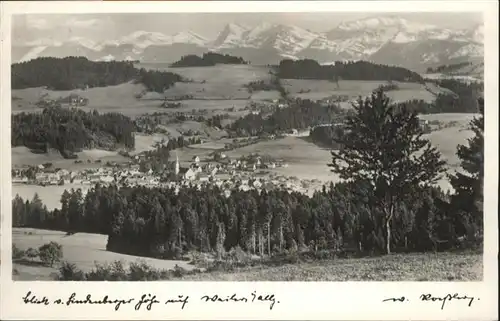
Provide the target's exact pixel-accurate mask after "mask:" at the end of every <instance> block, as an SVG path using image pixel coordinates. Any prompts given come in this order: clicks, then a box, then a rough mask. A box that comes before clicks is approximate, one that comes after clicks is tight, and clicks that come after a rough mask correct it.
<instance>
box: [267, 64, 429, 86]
mask: <svg viewBox="0 0 500 321" xmlns="http://www.w3.org/2000/svg"><path fill="white" fill-rule="evenodd" d="M277 75H278V77H280V78H283V79H326V80H332V81H338V80H340V79H342V80H387V81H413V82H422V81H423V78H422V76H420V75H419V74H418V73H416V72H413V71H410V70H408V69H405V68H402V67H395V66H387V65H379V64H374V63H371V62H367V61H355V62H352V61H349V62H341V61H337V62H336V63H335V65H320V64H319V63H318V62H317V61H315V60H311V59H303V60H295V61H294V60H290V59H285V60H282V61H281V62H280V64H279V66H278V67H277Z"/></svg>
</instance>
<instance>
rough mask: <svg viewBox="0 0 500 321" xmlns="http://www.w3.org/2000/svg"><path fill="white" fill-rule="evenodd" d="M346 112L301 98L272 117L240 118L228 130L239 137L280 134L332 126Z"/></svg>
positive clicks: (260, 115) (256, 115)
mask: <svg viewBox="0 0 500 321" xmlns="http://www.w3.org/2000/svg"><path fill="white" fill-rule="evenodd" d="M344 113H345V112H344V111H343V110H342V109H341V108H340V107H338V106H336V105H327V106H324V105H321V104H320V103H317V102H314V101H311V100H309V99H305V100H302V99H300V98H298V99H296V100H295V101H293V102H290V106H289V107H287V108H276V109H275V110H274V111H273V112H272V113H271V114H270V115H268V116H266V115H264V114H262V113H259V114H253V113H250V114H248V115H245V116H243V117H240V118H238V119H237V120H236V121H235V122H233V123H232V124H230V125H228V127H227V129H228V130H229V131H231V132H233V133H235V135H237V136H257V135H262V134H278V133H283V132H286V131H289V130H291V129H304V128H308V127H311V126H316V125H321V124H330V123H332V122H334V121H336V120H339V119H341V117H342V115H343V114H344Z"/></svg>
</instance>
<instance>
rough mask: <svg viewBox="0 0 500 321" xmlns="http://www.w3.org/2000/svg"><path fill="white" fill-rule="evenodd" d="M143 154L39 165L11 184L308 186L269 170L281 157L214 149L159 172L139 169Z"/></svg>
mask: <svg viewBox="0 0 500 321" xmlns="http://www.w3.org/2000/svg"><path fill="white" fill-rule="evenodd" d="M144 158H145V156H144V155H143V154H141V155H138V156H136V157H134V158H133V161H130V162H128V163H122V164H117V163H109V162H108V163H107V164H105V166H102V167H98V168H85V169H82V170H68V169H60V168H54V167H53V166H52V165H51V164H40V165H38V166H29V167H24V168H18V169H13V170H12V183H13V184H26V185H38V186H42V187H46V186H47V187H48V186H54V185H58V186H64V185H69V187H70V188H79V186H81V187H82V188H83V187H87V188H85V189H88V188H89V187H91V186H94V185H96V184H99V185H101V186H107V185H113V184H114V185H117V186H119V187H124V186H129V187H133V186H144V187H165V188H176V189H178V188H180V187H187V186H196V187H197V188H199V189H201V188H202V187H205V186H209V185H215V186H217V187H219V188H222V189H223V190H224V193H225V194H226V195H227V196H229V195H230V193H231V190H234V189H235V188H237V189H238V190H241V191H248V190H251V189H256V190H259V191H260V190H262V189H264V188H265V189H267V190H269V189H275V188H280V189H285V190H288V191H290V192H291V191H297V192H305V190H307V188H308V187H309V184H308V182H306V181H304V180H298V179H297V180H293V179H290V178H286V177H284V176H279V175H277V173H272V172H270V171H271V170H272V169H276V168H287V167H288V164H287V163H285V162H283V161H282V160H274V159H271V158H270V157H269V156H266V157H263V156H260V155H258V154H250V155H247V156H242V157H240V158H239V159H230V158H229V157H228V156H227V155H226V154H224V153H223V152H219V151H217V152H214V153H212V154H210V156H209V157H208V158H207V159H203V160H202V159H200V157H199V156H194V157H193V158H192V160H191V161H190V162H188V163H187V164H185V166H181V162H180V161H179V158H178V157H177V156H176V159H175V161H172V162H169V164H168V165H167V166H165V168H164V169H163V170H162V171H153V170H152V169H149V170H146V171H141V166H140V164H139V162H140V161H141V160H142V161H144Z"/></svg>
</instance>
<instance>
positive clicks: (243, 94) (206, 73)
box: [138, 64, 271, 99]
mask: <svg viewBox="0 0 500 321" xmlns="http://www.w3.org/2000/svg"><path fill="white" fill-rule="evenodd" d="M138 67H144V68H146V69H156V70H161V71H169V72H173V73H176V74H179V75H181V76H183V77H184V78H186V79H188V80H191V81H193V82H187V83H176V84H175V86H173V87H172V88H169V89H168V90H167V91H166V92H165V95H166V97H167V98H175V97H179V96H183V95H191V96H193V97H194V98H202V99H249V98H250V96H251V94H250V93H249V92H248V91H247V89H246V88H244V87H243V86H244V85H246V84H248V83H249V82H251V81H256V80H266V79H270V77H271V75H270V74H269V69H268V68H267V67H261V66H250V65H217V66H209V67H179V68H171V67H168V66H167V65H165V64H139V65H138Z"/></svg>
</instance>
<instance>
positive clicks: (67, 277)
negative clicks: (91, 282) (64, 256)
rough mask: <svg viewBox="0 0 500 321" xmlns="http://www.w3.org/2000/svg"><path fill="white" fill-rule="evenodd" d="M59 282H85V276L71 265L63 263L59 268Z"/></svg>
mask: <svg viewBox="0 0 500 321" xmlns="http://www.w3.org/2000/svg"><path fill="white" fill-rule="evenodd" d="M57 280H59V281H85V274H84V273H83V272H82V271H81V270H80V269H78V268H77V267H76V265H74V264H73V263H69V262H63V263H62V265H61V267H60V268H59V275H58V276H57Z"/></svg>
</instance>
